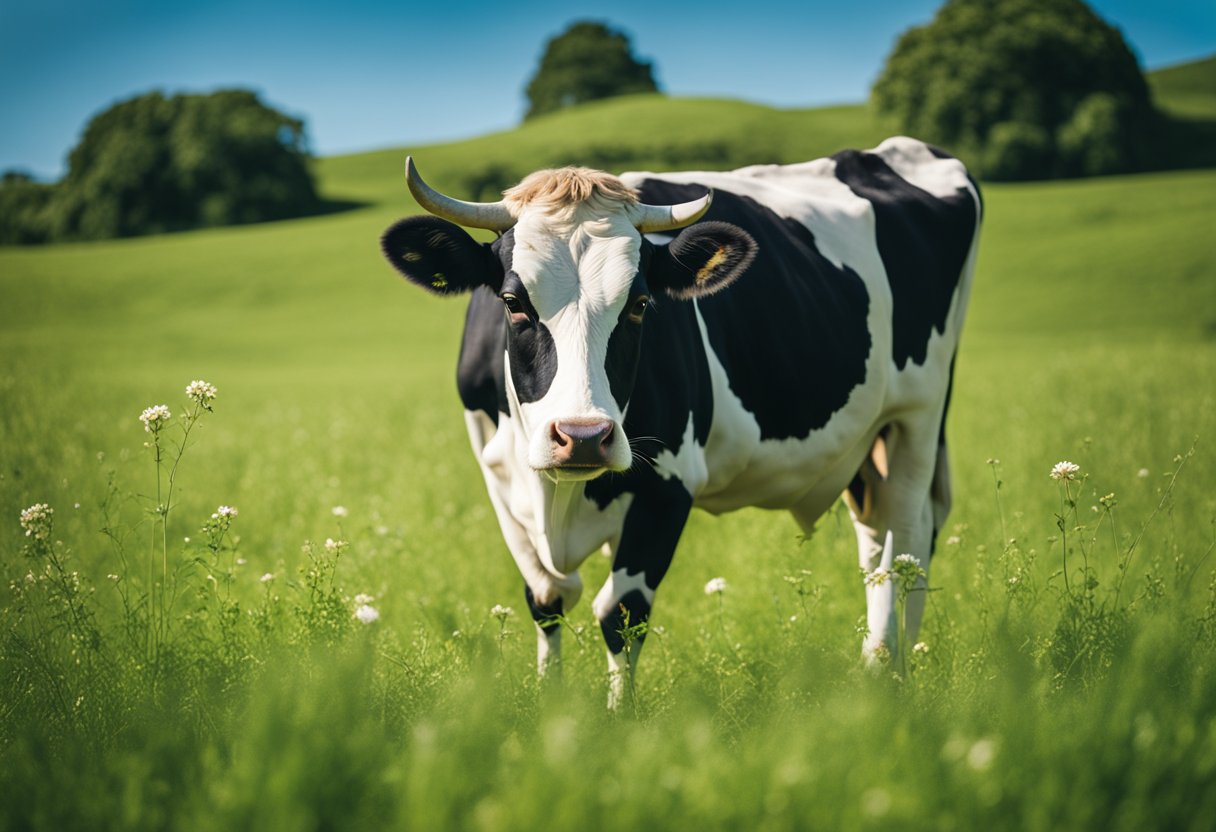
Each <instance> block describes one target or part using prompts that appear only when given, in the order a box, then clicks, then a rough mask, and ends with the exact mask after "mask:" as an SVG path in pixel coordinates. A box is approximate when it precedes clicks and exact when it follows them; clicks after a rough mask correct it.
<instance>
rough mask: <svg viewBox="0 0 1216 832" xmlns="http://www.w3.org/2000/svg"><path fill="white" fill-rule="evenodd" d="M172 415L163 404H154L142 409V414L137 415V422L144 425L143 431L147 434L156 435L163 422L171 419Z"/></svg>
mask: <svg viewBox="0 0 1216 832" xmlns="http://www.w3.org/2000/svg"><path fill="white" fill-rule="evenodd" d="M172 416H173V414H172V413H170V412H169V408H168V407H167V406H165V405H163V404H155V405H152V406H151V407H147V408H144V412H143V413H141V414H139V421H141V422H143V423H144V430H146V431H147V432H148V433H156V432H157V431H158V430H160V429H161V428H162V427H164V425H165V422H168V421H169V419H170V418H172Z"/></svg>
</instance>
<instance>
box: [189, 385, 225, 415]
mask: <svg viewBox="0 0 1216 832" xmlns="http://www.w3.org/2000/svg"><path fill="white" fill-rule="evenodd" d="M217 392H219V391H218V390H216V389H215V385H214V384H208V383H207V382H205V381H202V380H200V379H196V380H194V381H192V382H190V383H189V384H187V385H186V397H187V398H189V399H190V400H191V401H193V402H196V403H198V404H201V405H202V406H203V407H204V408H206V409H207V410H210V409H211V402H212V400H214V399H215V394H216V393H217Z"/></svg>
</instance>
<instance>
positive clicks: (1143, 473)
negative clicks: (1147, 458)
mask: <svg viewBox="0 0 1216 832" xmlns="http://www.w3.org/2000/svg"><path fill="white" fill-rule="evenodd" d="M1150 473H1151V472H1150V471H1149V470H1148V469H1147V468H1141V469H1140V470H1139V471H1137V472H1136V476H1137V477H1139V478H1140V479H1142V480H1143V479H1148V475H1149V474H1150Z"/></svg>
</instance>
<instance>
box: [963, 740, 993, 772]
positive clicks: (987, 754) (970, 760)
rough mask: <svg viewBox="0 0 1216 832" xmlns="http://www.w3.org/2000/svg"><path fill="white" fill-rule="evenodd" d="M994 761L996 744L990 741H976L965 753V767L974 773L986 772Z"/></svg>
mask: <svg viewBox="0 0 1216 832" xmlns="http://www.w3.org/2000/svg"><path fill="white" fill-rule="evenodd" d="M994 759H996V743H995V742H993V741H992V740H990V739H982V740H976V741H975V743H974V744H973V745H972V746H971V750H970V751H968V752H967V765H969V766H970V767H971V768H973V769H974V770H975V771H987V769H988V768H989V767H990V766H991V765H992V761H993V760H994Z"/></svg>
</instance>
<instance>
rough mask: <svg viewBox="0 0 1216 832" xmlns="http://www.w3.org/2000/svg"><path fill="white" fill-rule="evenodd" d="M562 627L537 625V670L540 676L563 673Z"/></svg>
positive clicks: (554, 675) (552, 675)
mask: <svg viewBox="0 0 1216 832" xmlns="http://www.w3.org/2000/svg"><path fill="white" fill-rule="evenodd" d="M561 660H562V628H561V627H560V626H559V627H550V628H549V629H548V630H545V629H543V628H542V627H541V626H540V625H539V624H537V625H536V672H537V674H539V675H540V676H550V677H556V676H559V675H560V674H561Z"/></svg>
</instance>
